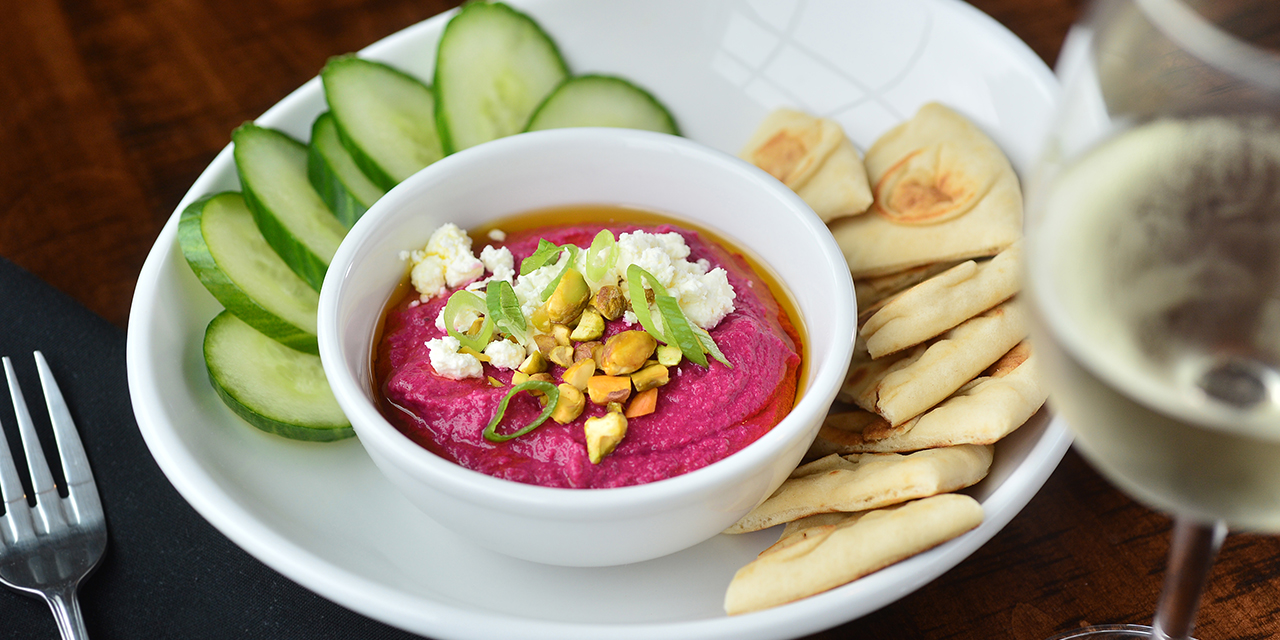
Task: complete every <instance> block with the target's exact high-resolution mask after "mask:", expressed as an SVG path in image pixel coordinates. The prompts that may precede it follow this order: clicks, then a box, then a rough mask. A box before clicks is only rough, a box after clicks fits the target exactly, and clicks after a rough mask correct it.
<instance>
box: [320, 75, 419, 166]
mask: <svg viewBox="0 0 1280 640" xmlns="http://www.w3.org/2000/svg"><path fill="white" fill-rule="evenodd" d="M320 80H321V82H322V83H323V84H324V96H325V100H327V101H328V103H329V109H330V111H331V112H332V113H333V117H334V119H335V120H336V121H337V123H338V133H339V134H340V135H341V137H342V144H343V146H345V147H346V148H347V150H348V151H349V152H351V157H352V159H353V160H355V163H356V165H358V166H359V167H360V169H361V170H362V171H364V173H365V175H367V176H369V179H370V180H371V181H373V183H374V184H376V185H377V186H378V187H379V188H381V189H383V190H389V189H391V187H394V186H396V185H397V184H399V183H400V181H402V180H404V179H405V178H408V177H409V176H411V175H413V174H414V173H415V172H417V171H418V170H419V169H421V168H423V167H425V166H427V165H429V164H431V163H432V162H435V161H436V160H439V159H440V158H442V157H444V150H443V149H442V148H441V146H440V135H439V134H438V133H437V132H436V119H435V118H436V116H435V110H436V107H435V105H436V102H435V96H434V95H433V94H432V93H431V89H430V88H429V87H427V86H426V85H425V84H423V83H422V82H420V81H418V79H416V78H414V77H413V76H410V75H408V74H406V73H403V72H401V71H398V70H396V69H393V68H391V67H389V66H387V65H385V64H382V63H379V62H373V61H372V60H364V59H361V58H357V57H355V56H353V55H345V56H338V57H336V58H332V59H330V60H329V62H328V63H327V64H326V65H325V67H324V69H323V70H322V71H321V72H320Z"/></svg>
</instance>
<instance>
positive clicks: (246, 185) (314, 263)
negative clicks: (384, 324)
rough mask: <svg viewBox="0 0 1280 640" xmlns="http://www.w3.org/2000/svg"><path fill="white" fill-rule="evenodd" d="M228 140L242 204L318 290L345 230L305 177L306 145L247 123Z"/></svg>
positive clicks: (287, 260) (289, 262) (273, 245)
mask: <svg viewBox="0 0 1280 640" xmlns="http://www.w3.org/2000/svg"><path fill="white" fill-rule="evenodd" d="M231 141H232V142H233V143H235V153H234V155H235V160H236V172H237V173H238V174H239V175H240V187H241V189H242V190H243V193H244V200H245V203H246V204H247V205H249V210H250V211H252V212H253V219H254V221H255V222H257V223H258V228H259V229H260V230H262V235H263V237H265V238H266V239H267V244H270V245H271V248H272V249H275V250H276V253H278V254H280V257H281V258H283V259H284V262H285V264H287V265H289V268H290V269H292V270H293V272H294V273H296V274H298V276H299V277H301V278H302V279H303V280H304V281H305V282H306V283H307V284H309V285H311V288H313V289H315V290H316V291H319V290H320V284H321V283H322V282H324V272H325V270H327V269H328V268H329V261H330V260H332V259H333V254H334V252H335V251H337V250H338V244H339V243H341V242H342V237H343V236H344V235H346V233H347V229H346V227H343V226H342V223H341V222H339V221H338V219H337V218H336V217H335V216H334V215H333V212H332V211H330V210H329V207H328V206H327V205H325V203H324V200H321V199H320V194H318V193H316V190H315V189H314V188H313V187H312V186H311V182H310V181H309V180H308V179H307V146H306V145H304V144H302V143H301V142H298V141H297V140H294V139H293V138H290V137H289V136H288V135H286V134H284V133H282V132H280V131H276V130H275V129H268V128H266V127H260V126H258V125H256V124H253V123H251V122H250V123H245V124H243V125H241V126H240V127H239V128H237V129H236V130H235V131H234V132H232V134H231Z"/></svg>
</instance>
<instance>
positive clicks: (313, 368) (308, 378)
mask: <svg viewBox="0 0 1280 640" xmlns="http://www.w3.org/2000/svg"><path fill="white" fill-rule="evenodd" d="M204 360H205V366H206V368H207V369H208V372H209V381H210V382H211V383H212V384H213V388H214V390H215V391H216V392H217V394H218V397H220V398H222V401H223V402H224V403H226V405H227V406H228V407H230V408H231V410H232V411H233V412H235V414H236V415H238V416H240V417H241V418H243V419H244V420H245V421H246V422H248V423H249V424H251V425H253V426H255V427H257V428H259V429H261V430H263V431H266V432H268V433H274V434H276V435H279V436H284V437H286V438H291V439H294V440H312V441H322V442H328V441H333V440H341V439H343V438H350V437H352V436H354V435H355V430H354V429H352V427H351V422H350V421H349V420H347V417H346V415H345V414H343V413H342V408H341V407H339V406H338V401H337V399H336V398H334V396H333V391H332V390H331V389H330V388H329V382H328V379H327V378H325V375H324V367H323V366H321V364H320V357H319V356H316V355H311V354H307V353H301V352H299V351H295V350H293V349H290V348H288V347H286V346H284V345H282V344H280V343H279V342H276V341H275V340H272V339H271V338H268V337H267V336H265V335H262V334H261V333H259V332H258V331H256V330H254V328H253V327H250V326H249V325H247V324H245V323H244V322H243V321H242V320H240V319H239V318H237V317H236V316H235V315H234V314H232V313H231V312H230V311H223V312H222V313H219V314H218V315H217V316H215V317H214V319H213V320H212V321H211V322H210V323H209V326H208V328H207V329H205V334H204Z"/></svg>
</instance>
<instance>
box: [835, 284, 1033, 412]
mask: <svg viewBox="0 0 1280 640" xmlns="http://www.w3.org/2000/svg"><path fill="white" fill-rule="evenodd" d="M1027 332H1028V329H1027V317H1026V310H1025V308H1024V306H1023V304H1022V303H1021V301H1020V300H1019V299H1018V298H1017V297H1014V298H1012V299H1010V300H1008V301H1006V302H1004V303H1002V304H1000V305H999V306H996V307H995V308H993V309H990V310H988V311H986V312H984V313H982V314H980V315H977V316H974V317H973V318H970V319H968V320H966V321H964V322H962V323H961V324H960V325H959V326H957V327H956V328H954V329H952V330H950V331H947V332H946V333H943V334H942V335H941V336H939V337H937V338H935V339H933V340H931V341H929V342H926V343H924V344H920V345H917V346H915V347H913V348H911V349H909V350H907V351H903V352H900V353H898V354H894V355H892V356H888V357H885V358H879V359H875V360H870V361H865V360H859V359H858V358H859V356H862V357H863V358H865V354H863V352H862V351H861V350H859V349H855V351H854V354H855V355H854V358H855V361H854V362H853V363H852V364H851V365H850V367H849V373H848V374H847V375H846V376H845V384H844V385H843V386H842V388H841V390H840V393H839V394H838V395H839V396H840V397H841V398H846V397H847V398H850V399H852V401H853V402H854V403H855V404H857V405H858V406H860V407H862V408H863V409H866V410H867V411H871V412H873V413H876V414H879V415H880V416H882V417H883V418H884V419H885V420H887V421H888V422H889V424H891V425H894V426H897V425H900V424H902V423H904V422H906V421H907V420H910V419H911V418H914V417H916V416H918V415H920V414H921V413H923V412H924V411H925V410H926V409H929V408H930V407H932V406H933V405H935V404H938V403H939V402H941V401H942V400H944V399H946V398H947V396H950V395H951V394H952V393H955V391H956V390H957V389H959V388H960V387H962V386H964V385H965V384H966V383H967V382H969V381H970V380H973V379H974V378H975V377H977V376H978V374H980V373H982V370H983V369H986V368H987V367H989V366H991V364H992V363H994V362H995V361H997V360H999V359H1000V357H1001V356H1003V355H1004V354H1006V353H1008V352H1009V350H1010V349H1012V348H1013V346H1014V345H1016V344H1018V343H1019V342H1021V341H1022V340H1023V339H1024V338H1026V337H1027ZM886 362H888V364H887V365H886V364H885V363H886Z"/></svg>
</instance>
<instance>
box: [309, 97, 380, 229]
mask: <svg viewBox="0 0 1280 640" xmlns="http://www.w3.org/2000/svg"><path fill="white" fill-rule="evenodd" d="M307 178H308V179H309V180H310V181H311V186H312V187H315V190H316V193H318V194H320V199H321V200H324V202H325V204H327V205H329V209H331V210H332V211H333V215H335V216H337V217H338V220H339V221H341V222H342V224H343V225H344V226H346V227H347V228H348V229H350V228H351V226H352V225H354V224H355V223H356V220H359V219H360V216H362V215H364V212H365V211H368V210H369V207H371V206H373V203H374V202H376V201H377V200H378V198H381V197H382V196H383V194H385V193H386V191H385V190H383V189H382V188H381V187H379V186H378V185H376V184H374V183H373V182H372V181H371V180H369V178H368V176H366V175H365V174H364V172H363V171H362V170H361V169H360V167H359V166H358V165H356V162H355V160H354V159H353V158H352V157H351V152H349V151H347V148H346V147H345V146H343V144H342V138H341V137H340V136H339V134H338V123H337V121H335V120H334V118H333V114H332V113H330V112H328V111H326V112H324V113H322V114H320V116H319V117H317V118H316V121H315V122H314V123H313V124H312V126H311V143H310V144H308V145H307Z"/></svg>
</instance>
